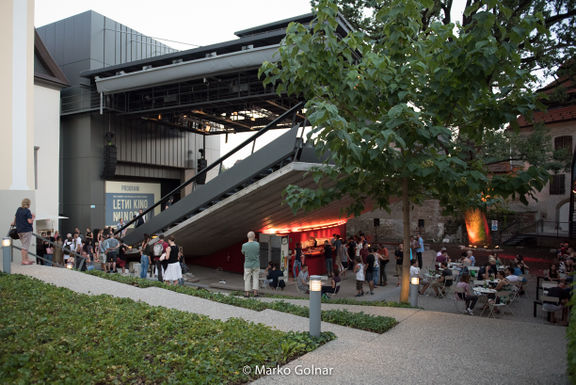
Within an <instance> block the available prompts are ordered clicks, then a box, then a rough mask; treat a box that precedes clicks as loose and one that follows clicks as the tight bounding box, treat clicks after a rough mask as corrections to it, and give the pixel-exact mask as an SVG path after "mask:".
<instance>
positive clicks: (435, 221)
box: [346, 200, 465, 243]
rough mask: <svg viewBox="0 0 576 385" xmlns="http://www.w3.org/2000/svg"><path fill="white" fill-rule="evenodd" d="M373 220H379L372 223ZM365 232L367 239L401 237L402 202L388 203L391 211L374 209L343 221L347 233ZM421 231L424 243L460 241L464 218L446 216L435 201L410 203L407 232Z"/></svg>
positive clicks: (381, 239) (387, 239)
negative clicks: (378, 223)
mask: <svg viewBox="0 0 576 385" xmlns="http://www.w3.org/2000/svg"><path fill="white" fill-rule="evenodd" d="M374 219H378V220H379V221H380V225H379V226H376V227H375V226H374ZM359 232H362V233H364V234H365V235H366V236H367V237H368V239H370V240H373V241H378V242H396V241H399V240H400V239H402V235H403V224H402V204H401V202H395V203H393V204H391V205H390V212H386V211H385V210H381V209H378V210H373V211H370V212H367V213H364V214H362V215H360V216H358V217H355V218H351V219H350V220H348V223H347V224H346V233H347V235H348V236H350V235H354V234H358V233H359ZM418 232H420V233H421V234H422V237H423V238H424V240H425V241H426V242H441V241H442V240H444V239H448V240H449V241H450V242H456V243H462V242H463V241H464V240H463V239H462V237H463V234H464V233H465V226H464V221H463V218H457V217H446V216H443V215H442V209H441V207H440V205H439V203H438V201H436V200H428V201H424V202H423V203H422V204H421V205H419V206H412V209H411V211H410V233H411V234H416V233H418Z"/></svg>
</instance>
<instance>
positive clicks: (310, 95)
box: [260, 0, 550, 301]
mask: <svg viewBox="0 0 576 385" xmlns="http://www.w3.org/2000/svg"><path fill="white" fill-rule="evenodd" d="M340 3H341V4H344V2H342V1H340ZM361 3H363V4H364V5H369V6H370V5H373V12H371V13H370V14H369V19H368V20H363V19H362V18H363V17H364V16H362V15H363V14H360V13H358V14H354V15H353V16H354V17H353V18H352V20H354V18H356V20H354V22H355V23H356V24H357V26H358V29H356V30H354V31H352V32H350V33H348V34H347V35H345V36H342V34H340V33H339V31H340V30H339V28H338V26H339V8H338V4H337V3H336V2H335V1H332V0H318V1H317V4H316V8H315V16H316V18H315V20H314V21H313V22H312V23H311V24H310V25H308V26H305V25H301V24H297V23H292V24H290V25H289V27H288V30H287V35H286V38H285V40H284V44H283V45H282V46H281V47H280V49H279V54H278V59H279V60H278V61H277V62H274V63H264V65H263V66H262V68H261V70H260V71H261V74H262V75H263V77H264V83H265V84H273V85H274V86H275V87H276V91H277V92H278V93H287V94H290V95H297V96H300V97H302V98H303V99H304V100H306V109H307V117H308V120H309V121H310V124H311V125H312V127H313V129H312V132H311V134H310V136H309V138H310V140H313V141H314V144H315V146H316V148H317V149H318V150H319V151H320V152H322V153H324V154H325V155H326V156H327V159H328V160H327V162H328V163H331V164H332V165H333V166H332V167H328V168H322V169H319V170H318V171H317V172H318V175H319V178H318V181H319V185H318V188H316V189H303V188H300V187H298V186H290V187H289V188H288V189H287V197H286V200H287V202H288V203H289V204H290V205H291V207H292V208H293V209H295V210H299V209H310V208H317V207H321V206H324V205H325V204H326V203H328V202H329V201H332V200H334V199H339V198H342V197H344V196H351V197H353V198H355V199H354V203H352V204H351V205H350V206H349V207H347V209H348V212H349V213H354V214H358V213H360V212H361V211H362V209H363V208H364V207H365V204H366V203H367V202H368V201H371V202H373V203H375V204H376V206H379V207H381V208H385V209H386V208H388V207H389V204H390V201H391V198H393V197H402V201H403V209H404V238H405V240H404V243H405V246H404V247H405V248H406V249H408V247H407V246H408V245H407V242H408V235H409V216H408V215H409V206H410V205H411V204H413V203H419V202H421V201H422V200H423V199H428V198H435V199H439V200H440V202H441V204H442V205H443V207H445V208H456V207H469V206H471V205H474V204H476V203H477V202H478V201H479V199H478V198H479V197H480V196H481V195H482V194H486V193H487V192H489V193H490V195H491V196H495V197H504V198H506V197H510V196H517V197H519V198H520V199H524V200H525V198H524V197H525V195H526V194H530V193H531V192H533V191H535V190H539V189H541V188H542V187H543V185H544V183H545V182H546V180H547V178H548V174H547V172H546V170H545V169H543V168H542V167H538V166H537V165H531V166H529V167H527V168H526V169H524V170H519V171H517V172H516V173H515V174H514V175H499V176H489V175H488V171H487V167H486V165H485V162H484V160H483V157H482V156H479V155H481V154H484V153H485V152H486V151H485V143H487V140H488V139H490V138H493V137H495V136H497V135H499V134H500V133H501V132H502V128H503V126H504V125H505V124H506V123H508V122H513V121H515V120H516V117H517V116H518V115H526V114H529V113H530V112H531V111H533V110H535V109H536V108H538V106H539V103H538V100H537V97H536V95H535V94H534V93H533V92H532V90H531V89H530V85H531V84H533V83H534V82H535V81H536V77H535V73H534V71H532V70H531V69H529V68H527V67H526V64H525V63H526V61H525V59H526V58H529V57H530V55H532V56H537V55H538V54H539V51H538V50H539V49H540V46H539V45H535V44H534V43H533V40H534V38H535V37H536V36H540V35H546V36H549V33H550V29H549V26H547V25H546V19H545V17H544V15H543V14H542V13H538V12H536V13H534V14H528V13H523V14H522V17H520V16H519V15H517V14H515V13H514V12H513V10H510V9H509V8H508V7H507V6H506V5H503V3H504V4H505V3H508V2H506V1H504V2H499V1H492V0H481V1H475V2H474V4H471V7H472V11H471V10H470V9H468V11H467V12H466V13H465V16H464V17H465V19H466V22H465V23H462V24H459V23H457V24H454V23H452V22H451V21H450V19H448V18H447V17H446V16H445V13H443V12H445V11H444V10H443V9H442V10H435V9H436V8H434V7H437V6H438V5H439V4H440V3H442V2H434V1H432V0H421V1H418V0H401V1H400V0H397V1H363V2H361ZM446 3H451V2H446ZM350 4H352V5H353V4H354V2H350ZM358 9H359V8H358ZM430 10H435V11H434V12H432V11H430ZM443 15H444V16H443ZM503 19H505V20H508V21H509V23H508V24H506V23H504V22H503V21H502V20H503ZM538 41H539V40H538ZM531 68H535V67H534V66H533V67H531ZM320 175H321V176H322V177H323V179H320ZM322 180H324V181H326V180H332V181H335V183H334V182H332V183H331V184H326V183H324V184H323V182H322ZM327 186H330V187H327ZM404 261H405V262H406V263H405V268H404V274H403V288H402V295H401V300H404V301H405V300H407V295H408V259H407V258H405V259H404Z"/></svg>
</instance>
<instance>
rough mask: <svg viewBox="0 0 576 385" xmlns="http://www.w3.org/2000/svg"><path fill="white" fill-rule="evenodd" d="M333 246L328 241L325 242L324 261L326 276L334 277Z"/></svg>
mask: <svg viewBox="0 0 576 385" xmlns="http://www.w3.org/2000/svg"><path fill="white" fill-rule="evenodd" d="M332 254H333V251H332V245H331V244H330V242H328V241H324V261H325V262H326V274H327V275H328V276H330V275H332V272H333V271H334V259H333V258H332Z"/></svg>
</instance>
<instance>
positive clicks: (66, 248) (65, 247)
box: [62, 233, 76, 265]
mask: <svg viewBox="0 0 576 385" xmlns="http://www.w3.org/2000/svg"><path fill="white" fill-rule="evenodd" d="M75 246H76V241H74V240H73V239H72V234H70V233H68V234H66V240H65V241H64V243H63V244H62V252H63V254H64V265H66V264H68V259H70V251H72V250H73V251H76V250H75V249H76V247H75Z"/></svg>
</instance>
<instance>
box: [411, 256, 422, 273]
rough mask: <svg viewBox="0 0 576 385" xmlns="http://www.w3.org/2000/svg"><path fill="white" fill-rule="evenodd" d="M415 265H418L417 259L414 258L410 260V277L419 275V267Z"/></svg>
mask: <svg viewBox="0 0 576 385" xmlns="http://www.w3.org/2000/svg"><path fill="white" fill-rule="evenodd" d="M416 265H418V259H416V258H414V259H413V260H411V261H410V278H413V277H420V268H419V267H418V266H416Z"/></svg>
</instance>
